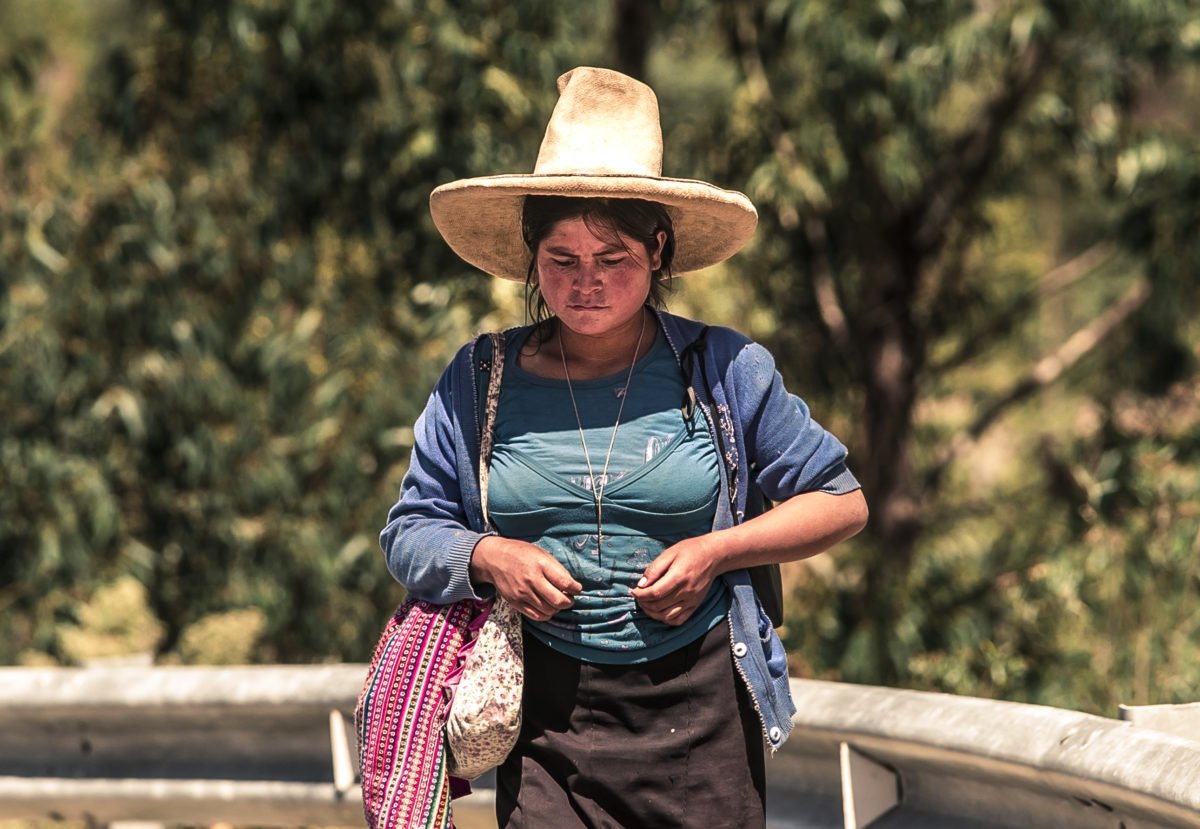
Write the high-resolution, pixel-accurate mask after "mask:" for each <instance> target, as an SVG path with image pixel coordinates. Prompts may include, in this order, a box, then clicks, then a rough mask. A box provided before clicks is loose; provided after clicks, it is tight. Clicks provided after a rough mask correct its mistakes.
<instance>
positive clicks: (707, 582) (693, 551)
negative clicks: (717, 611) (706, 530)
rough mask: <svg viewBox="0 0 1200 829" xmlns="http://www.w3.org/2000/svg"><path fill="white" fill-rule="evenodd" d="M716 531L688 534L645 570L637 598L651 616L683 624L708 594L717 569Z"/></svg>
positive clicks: (634, 590)
mask: <svg viewBox="0 0 1200 829" xmlns="http://www.w3.org/2000/svg"><path fill="white" fill-rule="evenodd" d="M717 558H718V552H717V548H716V541H715V539H714V538H713V536H712V534H709V535H702V536H698V537H696V538H685V539H684V540H683V541H680V542H679V543H678V544H674V545H672V546H670V547H668V548H667V549H665V550H663V551H662V553H661V554H660V555H659V556H658V558H656V559H654V561H653V562H651V563H650V566H649V567H647V568H646V572H645V573H643V574H642V578H641V580H640V581H639V582H638V585H637V587H635V588H634V589H633V598H634V599H636V600H637V603H638V605H640V606H641V608H642V610H643V611H645V613H646V615H647V616H649V617H650V618H651V619H655V620H657V621H659V622H662V623H664V624H667V625H682V624H683V623H684V622H686V621H687V620H688V619H690V618H692V614H693V613H695V612H696V608H698V607H699V606H700V603H701V602H702V601H704V597H705V596H707V595H708V589H709V587H711V586H712V583H713V579H715V578H716V577H717V576H718V575H719V573H718V571H717V566H716V564H717Z"/></svg>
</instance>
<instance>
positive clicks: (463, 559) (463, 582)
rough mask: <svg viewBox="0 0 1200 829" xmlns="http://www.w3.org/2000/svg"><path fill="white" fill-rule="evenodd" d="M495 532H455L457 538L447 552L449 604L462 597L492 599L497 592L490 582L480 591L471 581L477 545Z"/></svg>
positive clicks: (476, 599) (479, 599)
mask: <svg viewBox="0 0 1200 829" xmlns="http://www.w3.org/2000/svg"><path fill="white" fill-rule="evenodd" d="M495 534H496V533H494V532H486V533H475V532H469V531H466V530H464V531H462V532H458V533H456V534H455V539H454V541H453V543H451V545H450V549H449V550H448V551H447V552H446V564H447V565H448V566H449V570H450V584H449V585H448V586H447V589H446V603H447V604H449V603H451V602H457V601H460V600H462V599H474V600H475V601H481V600H483V599H490V598H491V597H492V596H493V595H494V594H495V588H493V587H492V586H491V585H490V584H487V585H482V586H481V590H480V592H476V590H475V585H474V584H473V583H472V582H471V556H472V555H474V553H475V545H477V544H478V543H479V542H480V541H481V540H483V539H484V538H487V537H488V536H489V535H495ZM480 593H482V595H480Z"/></svg>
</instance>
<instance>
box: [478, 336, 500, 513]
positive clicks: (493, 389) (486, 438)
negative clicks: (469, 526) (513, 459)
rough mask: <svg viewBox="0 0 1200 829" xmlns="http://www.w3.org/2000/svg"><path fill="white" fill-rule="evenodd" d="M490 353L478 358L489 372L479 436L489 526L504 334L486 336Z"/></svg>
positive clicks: (482, 494) (482, 493)
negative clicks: (491, 470) (490, 479)
mask: <svg viewBox="0 0 1200 829" xmlns="http://www.w3.org/2000/svg"><path fill="white" fill-rule="evenodd" d="M486 342H488V344H489V345H491V352H492V353H491V355H490V357H488V356H487V355H485V356H484V359H482V360H480V361H479V370H480V371H481V372H483V371H487V372H488V384H487V393H486V394H485V395H484V396H483V397H481V398H480V402H481V403H482V404H483V418H482V423H483V428H482V431H481V432H480V435H479V502H480V506H481V507H482V508H483V523H484V524H485V525H487V526H488V527H491V526H492V519H491V517H490V516H489V515H488V471H489V469H490V467H491V464H492V444H493V442H494V440H495V434H494V432H495V427H496V410H497V409H499V408H500V381H501V379H502V378H503V376H504V334H502V333H500V332H498V331H497V332H493V333H491V334H487V335H486ZM481 344H482V343H481Z"/></svg>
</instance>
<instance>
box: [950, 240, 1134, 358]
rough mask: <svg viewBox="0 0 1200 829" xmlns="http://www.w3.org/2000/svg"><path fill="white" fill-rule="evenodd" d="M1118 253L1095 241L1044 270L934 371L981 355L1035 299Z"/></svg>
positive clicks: (1066, 285) (1056, 290)
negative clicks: (1072, 256)
mask: <svg viewBox="0 0 1200 829" xmlns="http://www.w3.org/2000/svg"><path fill="white" fill-rule="evenodd" d="M1116 253H1117V247H1116V245H1114V244H1112V243H1110V242H1097V243H1096V244H1094V245H1092V246H1091V247H1090V248H1088V249H1087V250H1085V251H1084V252H1083V253H1081V254H1079V255H1078V256H1076V257H1074V258H1072V259H1068V260H1067V261H1066V262H1063V263H1062V264H1061V265H1058V266H1057V267H1055V268H1053V269H1052V270H1049V271H1047V272H1046V273H1045V274H1043V275H1042V276H1041V278H1039V279H1038V281H1037V284H1036V285H1034V287H1033V289H1032V290H1030V291H1028V292H1027V293H1025V294H1022V295H1021V296H1019V297H1018V298H1017V299H1015V300H1013V302H1012V303H1010V304H1009V306H1008V307H1007V308H1004V309H1003V310H1001V311H998V312H997V313H995V314H993V315H992V316H991V318H990V319H988V321H987V323H986V325H984V326H983V328H981V329H980V330H978V331H974V332H971V334H970V335H969V336H968V337H966V338H965V339H964V342H963V343H962V345H961V346H959V348H958V350H957V351H955V352H954V354H952V355H950V356H949V357H947V358H946V359H945V360H942V361H940V362H938V363H937V365H935V366H933V367H932V368H933V370H934V371H938V372H940V371H950V370H952V369H955V368H958V367H959V366H961V365H963V364H964V363H966V362H967V361H968V360H971V359H974V358H975V357H978V356H979V355H980V354H982V353H983V352H984V351H985V350H986V349H987V347H988V346H989V345H991V344H992V343H993V342H994V341H995V340H996V338H997V337H999V336H1000V335H1002V334H1004V333H1006V332H1007V331H1008V330H1009V329H1011V328H1012V326H1013V325H1014V324H1016V322H1017V320H1019V319H1020V318H1021V317H1022V316H1023V315H1024V314H1025V313H1026V312H1027V311H1029V310H1030V309H1031V308H1033V307H1034V305H1035V304H1036V302H1037V301H1038V300H1044V299H1047V298H1049V297H1051V296H1054V295H1055V294H1058V293H1061V292H1062V291H1065V290H1066V289H1067V288H1069V287H1071V286H1072V285H1074V284H1075V283H1076V282H1078V281H1079V280H1081V279H1083V278H1084V277H1085V276H1087V275H1089V274H1090V273H1092V272H1093V271H1095V270H1096V269H1097V268H1099V267H1100V266H1101V265H1103V264H1104V263H1105V262H1108V261H1109V260H1110V259H1112V258H1113V256H1115V255H1116Z"/></svg>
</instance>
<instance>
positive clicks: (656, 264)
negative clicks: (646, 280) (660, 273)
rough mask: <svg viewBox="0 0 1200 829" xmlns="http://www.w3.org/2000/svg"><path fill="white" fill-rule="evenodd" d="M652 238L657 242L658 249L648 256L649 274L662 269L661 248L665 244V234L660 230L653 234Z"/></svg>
mask: <svg viewBox="0 0 1200 829" xmlns="http://www.w3.org/2000/svg"><path fill="white" fill-rule="evenodd" d="M654 238H655V239H657V240H658V249H657V250H655V251H654V253H653V254H651V256H650V272H651V273H653V272H654V271H657V270H658V269H659V268H661V267H662V252H663V246H664V245H666V244H667V232H666V231H665V230H660V231H658V232H657V233H655V234H654Z"/></svg>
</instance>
